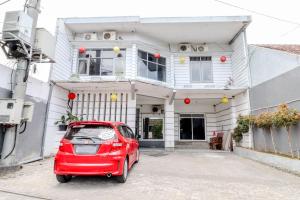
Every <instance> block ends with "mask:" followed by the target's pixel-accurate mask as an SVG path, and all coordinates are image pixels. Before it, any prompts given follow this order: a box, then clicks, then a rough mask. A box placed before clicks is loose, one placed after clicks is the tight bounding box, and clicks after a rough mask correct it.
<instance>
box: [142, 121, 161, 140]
mask: <svg viewBox="0 0 300 200" xmlns="http://www.w3.org/2000/svg"><path fill="white" fill-rule="evenodd" d="M143 139H163V119H159V118H148V117H146V118H144V120H143Z"/></svg>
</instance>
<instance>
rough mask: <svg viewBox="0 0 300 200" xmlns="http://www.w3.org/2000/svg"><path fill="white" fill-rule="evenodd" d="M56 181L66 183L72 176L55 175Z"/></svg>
mask: <svg viewBox="0 0 300 200" xmlns="http://www.w3.org/2000/svg"><path fill="white" fill-rule="evenodd" d="M56 179H57V181H58V182H60V183H67V182H69V181H70V180H71V179H72V176H69V175H56Z"/></svg>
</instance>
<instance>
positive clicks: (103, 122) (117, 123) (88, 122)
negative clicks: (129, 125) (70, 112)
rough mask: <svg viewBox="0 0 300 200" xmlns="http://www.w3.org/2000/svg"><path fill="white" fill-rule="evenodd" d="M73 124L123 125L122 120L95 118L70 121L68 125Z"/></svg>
mask: <svg viewBox="0 0 300 200" xmlns="http://www.w3.org/2000/svg"><path fill="white" fill-rule="evenodd" d="M74 125H107V126H119V125H125V123H124V122H112V121H96V120H91V121H88V120H87V121H76V122H71V123H70V124H69V126H74Z"/></svg>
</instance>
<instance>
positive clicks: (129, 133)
mask: <svg viewBox="0 0 300 200" xmlns="http://www.w3.org/2000/svg"><path fill="white" fill-rule="evenodd" d="M119 131H120V133H121V134H122V135H123V136H124V137H126V138H135V135H134V133H133V132H132V130H131V129H130V128H129V127H127V126H119Z"/></svg>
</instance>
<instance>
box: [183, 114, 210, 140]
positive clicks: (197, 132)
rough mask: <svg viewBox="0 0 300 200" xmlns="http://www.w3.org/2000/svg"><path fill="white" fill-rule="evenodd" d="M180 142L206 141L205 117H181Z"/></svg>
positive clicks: (192, 115)
mask: <svg viewBox="0 0 300 200" xmlns="http://www.w3.org/2000/svg"><path fill="white" fill-rule="evenodd" d="M180 140H205V119H204V115H202V114H182V115H180Z"/></svg>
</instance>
